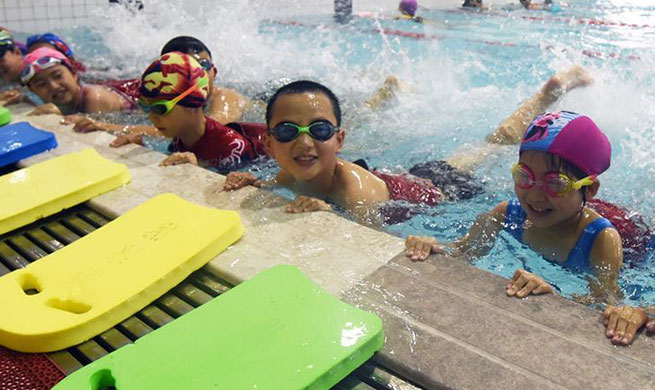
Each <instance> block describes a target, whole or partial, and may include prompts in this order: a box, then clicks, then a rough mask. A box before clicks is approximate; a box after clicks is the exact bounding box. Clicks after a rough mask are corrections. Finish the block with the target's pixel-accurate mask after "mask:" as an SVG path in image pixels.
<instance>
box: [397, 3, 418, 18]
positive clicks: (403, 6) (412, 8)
mask: <svg viewBox="0 0 655 390" xmlns="http://www.w3.org/2000/svg"><path fill="white" fill-rule="evenodd" d="M398 8H399V9H400V10H401V11H402V12H405V13H406V14H408V15H410V16H414V15H415V14H416V9H417V8H418V1H416V0H402V1H401V2H400V5H399V6H398Z"/></svg>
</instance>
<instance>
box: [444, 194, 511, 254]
mask: <svg viewBox="0 0 655 390" xmlns="http://www.w3.org/2000/svg"><path fill="white" fill-rule="evenodd" d="M506 210H507V202H502V203H500V204H498V205H496V207H494V208H493V210H491V211H490V212H489V213H483V214H480V215H479V216H478V218H477V219H476V221H475V223H474V224H473V226H471V229H470V230H469V231H468V233H466V235H464V236H463V237H461V238H459V239H457V240H456V241H455V242H454V243H453V246H454V247H455V249H456V250H457V252H458V253H460V254H462V255H465V256H467V257H470V258H480V257H482V256H485V255H486V254H487V253H489V251H490V250H491V249H492V248H493V247H494V244H495V243H496V237H497V236H498V233H499V232H500V231H501V230H503V220H504V219H505V211H506Z"/></svg>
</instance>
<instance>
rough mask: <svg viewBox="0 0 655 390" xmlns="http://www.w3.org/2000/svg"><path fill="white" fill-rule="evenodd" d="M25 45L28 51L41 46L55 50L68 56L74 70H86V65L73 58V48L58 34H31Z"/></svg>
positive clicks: (78, 71)
mask: <svg viewBox="0 0 655 390" xmlns="http://www.w3.org/2000/svg"><path fill="white" fill-rule="evenodd" d="M25 45H26V46H27V51H28V52H33V51H35V50H36V49H39V48H42V47H47V48H50V49H54V50H57V51H58V52H60V53H61V54H63V55H65V56H66V58H68V60H69V61H70V63H71V65H73V69H74V70H75V72H77V73H80V72H84V71H86V66H84V64H83V63H81V62H79V61H78V60H77V59H76V58H75V52H74V51H73V49H71V47H70V46H69V45H68V44H67V43H66V42H64V40H63V39H61V38H60V37H59V36H58V35H55V34H53V33H45V34H36V35H32V36H30V37H28V38H27V42H25Z"/></svg>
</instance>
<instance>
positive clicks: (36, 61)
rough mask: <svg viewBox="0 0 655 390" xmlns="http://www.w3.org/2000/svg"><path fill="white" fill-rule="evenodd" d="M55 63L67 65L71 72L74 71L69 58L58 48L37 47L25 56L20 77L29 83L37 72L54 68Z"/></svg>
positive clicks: (25, 82)
mask: <svg viewBox="0 0 655 390" xmlns="http://www.w3.org/2000/svg"><path fill="white" fill-rule="evenodd" d="M55 65H65V66H67V67H68V69H70V70H71V72H72V71H73V67H72V66H71V63H70V61H69V60H68V58H67V57H66V56H65V55H63V54H61V53H60V52H58V51H57V50H54V49H50V48H48V47H42V48H40V49H36V50H34V51H33V52H31V53H28V54H27V55H26V56H25V57H23V61H22V62H21V67H22V68H23V70H22V71H21V72H20V79H21V81H22V82H23V84H27V83H29V82H30V81H31V80H32V79H33V78H34V76H36V74H37V73H39V72H40V71H42V70H45V69H48V68H52V67H53V66H55Z"/></svg>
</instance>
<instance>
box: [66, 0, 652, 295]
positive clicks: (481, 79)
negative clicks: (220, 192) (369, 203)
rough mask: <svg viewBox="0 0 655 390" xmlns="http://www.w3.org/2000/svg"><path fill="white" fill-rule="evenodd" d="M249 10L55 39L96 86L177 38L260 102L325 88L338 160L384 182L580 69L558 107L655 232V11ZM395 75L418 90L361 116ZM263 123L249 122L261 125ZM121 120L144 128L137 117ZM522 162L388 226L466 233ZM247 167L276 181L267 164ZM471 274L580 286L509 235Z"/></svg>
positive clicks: (636, 281) (629, 280)
mask: <svg viewBox="0 0 655 390" xmlns="http://www.w3.org/2000/svg"><path fill="white" fill-rule="evenodd" d="M250 3H251V2H243V4H237V5H232V6H230V7H229V8H228V7H223V6H220V5H216V3H215V2H203V1H200V0H191V1H185V2H183V3H182V4H180V5H171V4H169V3H168V2H165V1H164V0H152V1H151V2H150V3H149V4H151V5H150V6H148V7H146V9H145V10H144V11H143V12H138V13H130V12H127V11H124V10H122V9H120V8H115V9H113V10H111V11H110V12H109V13H106V12H105V13H103V14H102V15H98V18H97V20H95V21H94V22H93V23H89V25H86V26H75V27H71V28H67V29H64V30H61V31H57V32H59V33H61V34H62V35H63V36H64V37H65V38H68V39H70V40H71V41H73V42H74V47H75V48H76V49H77V52H78V57H79V58H80V59H82V60H83V61H84V62H86V63H87V64H88V65H89V66H90V67H91V68H92V69H93V70H92V72H91V76H93V77H104V78H128V77H129V78H131V77H136V76H137V75H139V74H140V72H141V71H142V70H143V69H144V68H145V66H146V65H147V64H148V63H149V62H150V61H151V60H152V59H154V58H155V57H156V56H157V54H158V53H159V48H160V47H161V46H163V44H164V43H165V42H166V41H167V40H168V39H170V38H171V37H173V36H175V35H179V34H181V33H183V34H189V35H194V36H197V37H198V38H200V39H202V40H203V41H204V42H206V43H207V44H208V46H209V47H210V49H211V50H212V51H213V54H214V59H215V62H216V63H217V66H218V71H219V76H218V82H219V83H220V84H221V85H227V86H229V87H234V88H237V89H238V90H240V91H243V92H244V93H245V94H247V95H250V96H255V95H259V94H267V93H269V94H270V92H271V91H272V90H274V89H275V88H276V87H277V86H280V85H281V84H283V83H284V82H285V81H288V80H293V79H299V78H311V79H316V80H320V81H321V82H323V83H324V84H326V85H328V86H329V87H331V88H332V89H333V90H334V91H335V92H336V94H337V95H338V96H340V98H341V99H342V104H343V111H344V113H345V119H344V128H346V130H347V137H346V146H345V149H344V151H343V157H344V158H346V159H350V160H355V159H359V158H365V159H366V160H367V161H368V164H369V166H371V167H376V168H378V169H382V170H388V171H390V172H403V171H405V170H407V169H408V168H409V167H411V166H412V165H414V164H416V163H418V162H422V161H427V160H434V159H444V158H445V157H447V156H449V155H450V153H452V152H453V150H455V149H456V148H458V147H459V146H461V145H478V144H481V143H482V142H483V141H482V140H483V139H484V136H485V135H486V134H487V133H489V132H490V131H491V130H493V128H494V127H495V126H496V125H497V124H498V123H499V122H501V121H502V120H503V119H504V118H505V117H507V116H508V115H510V114H511V113H512V112H513V111H514V110H515V109H516V108H517V107H518V106H519V104H520V103H521V102H522V101H523V100H525V99H527V98H528V97H530V96H531V95H532V94H533V93H535V92H536V91H538V90H539V88H540V87H541V85H542V84H543V83H544V82H545V81H546V80H547V79H548V77H550V76H551V75H552V74H554V73H555V72H556V71H557V70H560V69H563V68H565V67H568V66H570V65H572V64H581V65H583V66H584V67H585V68H586V69H587V70H588V71H589V72H590V73H591V74H592V76H593V77H594V79H595V83H594V84H593V85H591V86H589V87H586V88H581V89H576V90H574V91H571V92H570V93H568V94H567V95H566V96H565V97H564V98H563V99H561V101H560V102H558V103H557V104H556V105H555V106H553V107H552V109H553V110H557V109H566V110H569V111H576V112H580V113H584V114H586V115H588V116H590V117H591V118H593V119H594V120H595V121H596V123H597V124H598V125H599V126H600V127H601V128H602V129H603V130H604V131H605V132H606V134H607V135H608V137H609V138H610V141H611V142H612V146H613V155H612V167H611V169H610V170H609V171H608V172H606V173H604V174H603V175H602V176H601V178H600V179H601V184H602V187H601V190H600V193H599V197H601V198H603V199H606V200H609V201H611V202H614V203H616V204H619V205H621V206H624V207H626V208H627V209H629V210H631V211H634V212H636V213H640V214H642V215H643V216H644V218H645V220H646V221H647V223H648V224H649V225H650V226H655V212H654V211H653V210H655V196H654V195H653V194H654V193H655V183H654V182H653V180H652V177H654V175H655V159H654V158H653V154H652V147H651V145H652V144H653V142H654V141H655V88H654V87H655V72H654V71H653V70H654V66H653V65H652V64H653V63H654V61H653V60H654V59H655V45H654V44H653V42H655V39H654V38H655V6H645V5H643V4H642V3H643V2H641V1H637V0H634V1H619V0H614V1H610V0H580V1H576V2H573V3H572V4H570V5H562V11H561V12H558V13H551V12H547V11H526V10H522V9H517V8H518V7H516V6H515V5H514V6H512V5H511V3H509V2H508V3H506V4H499V3H498V2H496V3H494V4H493V8H492V9H491V10H489V11H487V12H467V11H462V10H456V9H451V10H424V11H423V12H422V15H423V16H424V17H425V18H426V19H428V23H426V24H424V25H418V24H416V23H413V22H410V21H394V20H390V19H389V16H390V15H394V11H393V10H388V12H387V13H384V12H380V13H379V15H380V17H379V18H370V17H366V18H362V17H354V18H352V20H350V21H349V22H348V23H345V24H342V23H337V22H336V21H335V20H334V19H333V18H332V17H331V15H328V14H322V13H318V12H316V10H315V8H313V7H312V4H310V3H307V2H300V1H298V2H297V3H296V4H297V7H295V8H293V12H289V11H288V9H289V8H286V10H287V11H284V12H282V11H279V10H276V9H277V7H275V6H274V5H275V3H274V2H272V1H271V2H268V3H263V5H261V6H255V5H253V4H250ZM508 9H509V10H508ZM390 74H394V75H396V76H397V77H398V78H400V79H401V80H403V81H404V82H406V83H409V84H411V85H412V86H413V91H411V92H403V93H400V94H399V95H398V97H397V98H396V99H395V100H393V101H392V102H390V103H389V104H387V105H385V106H384V107H382V109H380V110H378V111H371V110H369V109H368V108H366V107H364V105H363V104H362V103H363V101H364V100H365V99H366V97H367V96H368V95H369V94H370V93H371V92H372V91H373V90H374V89H375V88H377V87H378V86H380V85H381V83H382V82H383V80H384V79H385V77H386V76H388V75H390ZM261 115H262V113H261V112H254V113H250V114H249V115H248V117H247V118H246V119H248V120H256V121H261V120H262V118H261ZM119 119H122V120H126V121H129V122H131V123H139V122H144V121H145V120H146V119H145V117H144V116H142V115H139V114H136V115H135V114H132V115H131V116H129V117H124V118H119ZM150 146H152V147H154V148H157V149H159V150H164V149H165V146H166V145H165V144H162V143H161V142H155V141H151V143H150ZM516 160H517V147H516V146H508V147H503V148H501V149H500V151H499V152H498V153H497V154H495V155H492V156H489V157H488V158H487V159H486V160H485V161H484V162H483V163H482V164H481V165H480V166H479V167H478V168H477V169H476V170H475V175H476V177H477V178H478V179H479V180H481V181H482V182H484V184H485V192H484V194H482V195H480V196H478V197H476V198H474V199H471V200H467V201H461V202H457V203H447V204H443V205H440V206H438V207H434V208H427V209H424V210H423V212H422V214H421V215H416V216H414V217H413V218H412V219H410V220H409V221H407V222H404V223H402V224H398V225H393V226H390V227H388V230H389V231H390V232H392V233H394V234H397V235H400V236H405V235H408V234H419V235H433V236H435V237H437V238H438V239H439V240H441V241H444V242H447V241H450V240H453V239H454V238H456V237H458V236H460V235H462V234H464V233H465V232H466V231H467V230H468V228H469V227H470V225H471V224H472V223H473V221H474V219H475V217H476V216H477V215H478V214H479V213H481V212H484V211H488V210H490V209H491V208H492V207H493V206H494V205H496V204H497V203H499V202H501V201H503V200H506V199H508V198H510V197H512V196H513V184H512V181H511V177H510V175H509V167H510V166H511V164H512V163H514V162H515V161H516ZM254 169H256V170H260V171H261V172H260V174H261V175H265V176H266V175H268V176H270V175H273V174H274V168H271V166H270V164H269V165H266V166H264V167H255V168H254ZM652 261H655V260H653V259H651V260H646V261H644V262H643V263H642V264H641V266H637V267H632V268H626V269H624V271H623V273H622V277H621V286H622V288H623V290H624V292H625V300H626V302H630V303H633V304H654V303H655V268H653V267H652V264H651V263H652ZM475 265H477V266H478V267H481V268H484V269H487V270H489V271H491V272H494V273H497V274H499V275H502V276H505V277H511V275H512V274H513V273H514V271H515V270H516V269H517V268H521V267H522V268H526V269H528V270H531V271H534V272H536V273H538V274H540V275H542V276H544V277H545V278H546V279H547V280H548V281H549V282H551V283H553V284H554V285H555V286H556V288H557V289H558V290H559V291H560V292H561V293H563V294H564V295H566V296H571V295H574V294H585V293H587V282H586V281H585V278H584V276H581V275H576V274H573V273H571V272H569V271H567V270H564V269H562V268H561V267H559V266H556V265H553V264H551V263H549V262H547V261H545V260H543V259H542V258H541V257H540V256H538V255H536V254H535V253H533V252H532V251H530V250H529V249H527V248H524V247H522V246H521V245H520V244H518V243H517V242H516V241H515V240H514V239H512V238H511V237H509V236H508V235H507V236H506V235H505V234H504V233H503V234H502V235H501V237H500V239H499V240H498V242H497V244H496V246H495V247H494V249H493V250H492V251H491V253H490V254H489V255H487V256H485V257H484V258H482V259H479V260H477V261H475Z"/></svg>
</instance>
